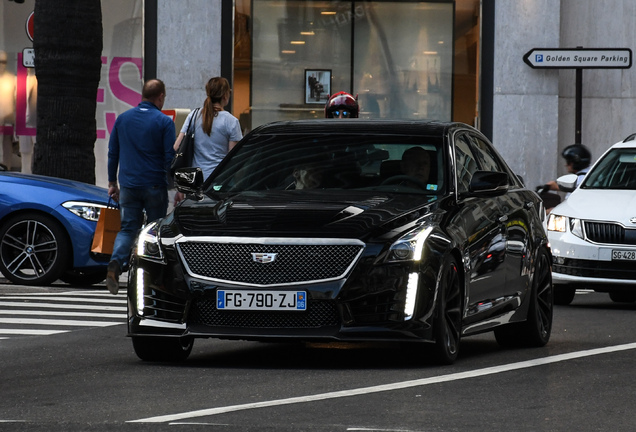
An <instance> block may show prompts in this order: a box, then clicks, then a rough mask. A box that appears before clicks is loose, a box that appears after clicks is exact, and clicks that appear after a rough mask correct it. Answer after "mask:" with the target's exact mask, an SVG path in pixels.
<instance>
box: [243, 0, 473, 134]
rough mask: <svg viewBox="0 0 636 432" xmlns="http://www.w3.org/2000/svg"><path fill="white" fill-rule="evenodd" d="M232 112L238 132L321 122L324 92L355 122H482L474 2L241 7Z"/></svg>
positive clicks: (247, 0)
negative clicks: (351, 107) (354, 114)
mask: <svg viewBox="0 0 636 432" xmlns="http://www.w3.org/2000/svg"><path fill="white" fill-rule="evenodd" d="M235 23H236V29H235V61H234V67H235V69H234V88H235V105H234V114H235V115H236V116H237V117H239V119H240V120H241V123H242V126H243V128H244V129H251V128H253V127H256V126H258V125H261V124H264V123H267V122H270V121H276V120H287V119H301V118H321V117H323V116H324V114H323V109H324V104H325V102H326V100H327V97H328V95H329V94H333V93H336V92H338V91H346V92H349V93H352V94H353V95H354V96H355V95H358V98H359V103H360V109H361V111H360V117H364V118H406V119H435V120H447V121H448V120H457V121H463V122H466V123H469V124H472V123H474V122H475V120H476V118H477V117H478V91H477V89H478V73H477V71H478V70H479V67H478V52H479V45H478V43H479V0H460V1H437V2H431V1H331V0H329V1H299V0H287V1H285V0H237V1H236V17H235Z"/></svg>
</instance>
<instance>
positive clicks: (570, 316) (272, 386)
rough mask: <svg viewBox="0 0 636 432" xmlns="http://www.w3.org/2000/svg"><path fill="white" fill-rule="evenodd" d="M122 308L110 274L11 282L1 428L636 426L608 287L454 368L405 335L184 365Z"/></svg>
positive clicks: (473, 346)
mask: <svg viewBox="0 0 636 432" xmlns="http://www.w3.org/2000/svg"><path fill="white" fill-rule="evenodd" d="M124 307H125V296H124V295H123V294H121V293H120V295H118V296H111V295H110V294H108V292H107V291H106V290H105V288H104V287H92V288H69V287H67V286H64V285H60V286H56V287H53V288H26V287H16V286H13V285H3V284H0V431H22V430H24V431H112V430H118V431H119V430H123V431H128V430H130V431H182V430H206V431H207V430H212V431H283V432H287V431H396V432H397V431H400V432H406V431H427V432H428V431H581V432H584V431H610V430H611V431H631V430H633V429H634V427H635V426H636V422H635V421H634V415H633V407H634V405H635V404H636V390H635V389H634V387H635V386H634V384H633V383H634V382H635V381H636V372H634V359H635V353H636V332H634V330H633V329H634V328H635V325H636V304H627V305H625V304H617V303H612V302H611V301H610V299H609V296H607V295H606V294H597V293H579V294H577V296H576V298H575V300H574V302H573V303H572V305H570V306H567V307H556V310H555V319H554V328H553V332H552V339H551V341H550V343H549V344H548V345H547V346H546V347H545V348H540V349H510V350H505V349H501V348H500V347H499V346H498V345H497V343H496V342H495V339H494V336H493V335H492V334H483V335H479V336H476V337H471V338H465V339H464V340H463V341H462V348H461V354H460V357H459V359H458V361H457V363H456V364H455V365H453V366H445V367H440V366H436V365H433V364H431V363H429V362H428V361H427V360H426V359H425V358H417V357H415V356H414V355H413V354H412V353H409V352H406V351H404V350H401V349H400V348H399V347H397V346H394V345H364V346H361V345H355V346H351V345H330V346H327V345H301V344H298V345H281V344H267V343H253V342H240V341H217V340H197V341H196V342H195V346H194V350H193V352H192V354H191V356H190V358H189V359H188V360H187V361H186V362H184V363H180V364H170V363H155V364H153V363H145V362H142V361H140V360H139V359H138V358H137V357H136V356H135V354H134V352H133V349H132V344H131V341H130V340H129V339H128V338H126V336H125V334H126V326H125V312H124V310H125V309H124ZM34 311H35V312H34ZM61 312H62V313H63V314H61V315H59V313H61ZM55 313H58V315H55ZM86 314H88V315H86ZM40 320H43V321H40ZM25 330H26V331H25Z"/></svg>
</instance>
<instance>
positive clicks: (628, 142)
mask: <svg viewBox="0 0 636 432" xmlns="http://www.w3.org/2000/svg"><path fill="white" fill-rule="evenodd" d="M610 148H636V134H631V135H630V136H628V137H627V138H625V139H624V140H622V141H619V142H617V143H616V144H614V145H613V146H612V147H610Z"/></svg>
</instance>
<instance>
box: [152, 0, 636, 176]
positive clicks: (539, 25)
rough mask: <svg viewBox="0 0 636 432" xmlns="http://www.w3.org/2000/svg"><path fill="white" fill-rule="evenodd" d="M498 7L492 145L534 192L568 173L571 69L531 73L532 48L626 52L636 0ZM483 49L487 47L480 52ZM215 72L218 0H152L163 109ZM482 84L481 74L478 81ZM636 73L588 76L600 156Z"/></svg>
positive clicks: (190, 104) (625, 108)
mask: <svg viewBox="0 0 636 432" xmlns="http://www.w3.org/2000/svg"><path fill="white" fill-rule="evenodd" d="M492 1H495V46H494V62H495V64H494V76H493V88H494V95H493V133H492V137H493V143H494V144H495V146H496V147H497V148H498V149H499V151H500V153H501V154H502V155H503V156H504V157H505V158H506V160H508V161H509V162H510V163H511V165H512V167H513V169H514V170H515V172H517V174H519V175H521V176H522V177H523V178H524V180H525V182H526V185H527V186H528V187H530V188H535V187H536V186H538V185H540V184H543V183H545V182H547V181H549V180H552V179H554V178H555V177H556V176H557V175H562V174H565V167H564V164H563V160H562V159H561V157H560V152H561V151H562V150H563V148H565V147H566V146H568V145H570V144H572V143H574V124H575V118H574V102H575V101H574V98H575V93H574V91H575V85H574V83H575V72H574V70H549V69H532V68H530V67H529V66H528V65H526V64H525V63H524V62H523V56H524V54H525V53H526V52H528V51H529V50H531V49H532V48H572V47H577V46H583V47H587V48H604V47H605V48H632V45H633V41H635V40H636V27H635V26H633V25H631V21H632V18H633V17H634V16H636V2H634V1H633V0H606V1H604V2H598V1H596V0H558V1H557V0H514V1H511V0H492ZM483 49H484V50H486V49H489V47H483ZM220 71H221V0H181V1H179V2H174V1H170V0H158V41H157V76H158V77H159V78H161V79H163V80H164V81H165V82H166V85H167V88H168V97H167V100H166V107H167V108H195V107H197V106H200V105H201V104H202V102H203V100H204V98H205V92H204V90H203V89H204V86H205V83H206V81H207V80H208V79H209V78H210V77H212V76H216V75H220ZM484 79H487V77H484ZM632 119H636V74H635V73H634V67H632V68H631V69H618V70H610V69H605V70H584V72H583V113H582V122H583V127H582V133H581V134H582V143H583V144H585V145H586V146H588V147H589V148H590V150H591V151H592V155H593V158H594V159H596V158H598V157H599V156H600V155H601V154H602V152H603V151H604V150H605V149H606V148H607V147H608V146H610V145H611V144H613V143H615V142H616V141H619V140H621V139H623V138H625V137H626V136H627V135H629V134H630V133H634V132H636V125H635V123H634V122H633V121H632Z"/></svg>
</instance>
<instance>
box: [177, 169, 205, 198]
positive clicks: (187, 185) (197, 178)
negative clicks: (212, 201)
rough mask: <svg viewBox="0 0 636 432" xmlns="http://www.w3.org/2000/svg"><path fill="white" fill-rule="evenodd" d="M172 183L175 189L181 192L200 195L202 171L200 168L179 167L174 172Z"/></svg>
mask: <svg viewBox="0 0 636 432" xmlns="http://www.w3.org/2000/svg"><path fill="white" fill-rule="evenodd" d="M174 183H175V186H176V187H177V190H178V191H179V192H181V193H183V194H186V195H189V194H197V195H201V185H203V171H201V168H198V167H197V168H181V169H178V170H176V171H175V173H174Z"/></svg>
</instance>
